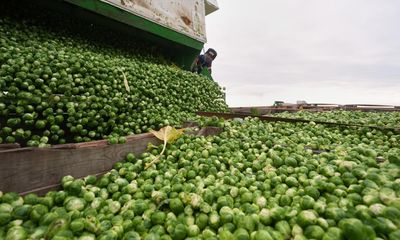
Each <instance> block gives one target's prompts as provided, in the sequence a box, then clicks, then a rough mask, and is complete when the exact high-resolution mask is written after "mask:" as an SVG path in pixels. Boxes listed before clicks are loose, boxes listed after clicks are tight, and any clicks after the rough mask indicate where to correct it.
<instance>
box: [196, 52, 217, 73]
mask: <svg viewBox="0 0 400 240" xmlns="http://www.w3.org/2000/svg"><path fill="white" fill-rule="evenodd" d="M216 57H217V52H216V51H215V50H214V49H212V48H209V49H208V50H207V52H206V53H205V54H204V55H199V56H197V57H196V59H195V60H194V62H193V64H192V72H197V73H198V74H200V73H201V71H203V68H204V67H207V69H208V71H209V72H210V74H211V65H212V61H214V59H215V58H216Z"/></svg>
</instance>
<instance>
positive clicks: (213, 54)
mask: <svg viewBox="0 0 400 240" xmlns="http://www.w3.org/2000/svg"><path fill="white" fill-rule="evenodd" d="M206 53H208V54H209V55H211V57H212V59H215V58H216V57H217V51H215V50H214V49H212V48H209V49H208V50H207V52H206Z"/></svg>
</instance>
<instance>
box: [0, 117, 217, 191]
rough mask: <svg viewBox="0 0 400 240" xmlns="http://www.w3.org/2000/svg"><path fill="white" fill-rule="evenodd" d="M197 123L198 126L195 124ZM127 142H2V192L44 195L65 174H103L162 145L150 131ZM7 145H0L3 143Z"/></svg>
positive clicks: (205, 132) (210, 131) (207, 130)
mask: <svg viewBox="0 0 400 240" xmlns="http://www.w3.org/2000/svg"><path fill="white" fill-rule="evenodd" d="M194 125H198V124H197V123H195V124H194ZM221 132H222V129H221V128H217V127H204V128H202V129H199V130H198V131H194V132H192V133H191V134H195V135H198V136H209V135H217V134H219V133H221ZM126 139H127V140H126V143H124V144H114V145H109V144H108V143H107V141H106V140H99V141H92V142H87V143H70V144H61V145H54V146H52V147H50V148H32V147H27V148H19V146H18V144H0V191H2V192H17V193H20V194H21V195H25V194H28V193H37V194H39V195H41V194H45V193H46V192H48V191H49V190H54V189H58V188H59V187H60V180H61V178H62V177H63V176H66V175H72V176H73V177H75V178H82V177H85V176H87V175H97V176H99V175H102V174H104V173H106V172H107V171H109V170H111V169H112V167H113V165H114V164H115V163H116V162H118V161H121V160H122V159H123V158H124V157H125V156H126V154H128V153H130V152H132V153H134V154H135V155H136V156H138V155H140V154H141V153H143V152H145V151H146V149H147V146H148V144H149V143H151V144H153V145H159V144H162V141H161V140H159V139H157V138H156V137H154V135H153V134H151V133H144V134H139V135H132V136H128V137H127V138H126ZM2 145H3V146H4V148H1V146H2Z"/></svg>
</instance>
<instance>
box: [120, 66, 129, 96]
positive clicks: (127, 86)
mask: <svg viewBox="0 0 400 240" xmlns="http://www.w3.org/2000/svg"><path fill="white" fill-rule="evenodd" d="M121 72H122V75H123V76H124V85H125V89H126V91H127V92H131V88H130V87H129V84H128V79H126V75H125V73H124V72H123V71H122V70H121Z"/></svg>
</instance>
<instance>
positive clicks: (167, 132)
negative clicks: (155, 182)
mask: <svg viewBox="0 0 400 240" xmlns="http://www.w3.org/2000/svg"><path fill="white" fill-rule="evenodd" d="M183 131H184V129H176V128H173V127H171V126H166V127H163V128H161V129H160V130H159V131H153V130H150V132H151V133H152V134H153V135H154V136H155V137H156V138H158V139H160V140H162V141H164V147H163V149H162V151H161V153H160V155H158V156H157V157H156V158H154V159H153V160H152V161H151V162H150V163H148V164H146V166H145V168H146V169H147V168H149V167H151V166H152V165H153V164H155V163H157V162H158V161H159V160H160V157H161V156H162V155H163V154H164V151H165V148H166V147H167V143H172V142H174V141H175V140H176V139H178V138H179V137H180V136H181V135H182V134H183Z"/></svg>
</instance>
